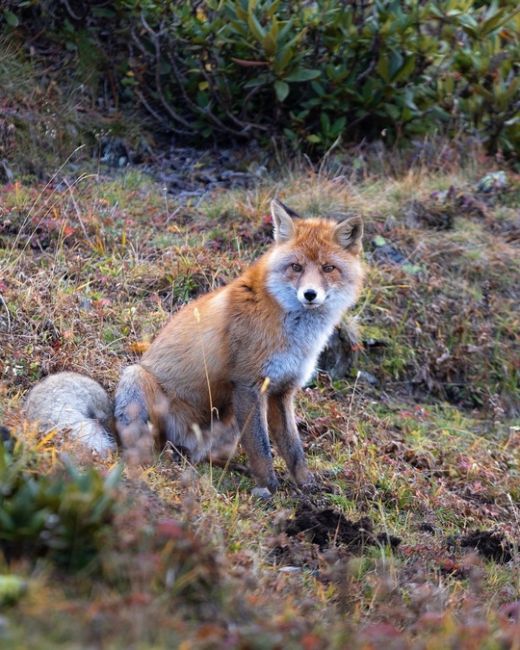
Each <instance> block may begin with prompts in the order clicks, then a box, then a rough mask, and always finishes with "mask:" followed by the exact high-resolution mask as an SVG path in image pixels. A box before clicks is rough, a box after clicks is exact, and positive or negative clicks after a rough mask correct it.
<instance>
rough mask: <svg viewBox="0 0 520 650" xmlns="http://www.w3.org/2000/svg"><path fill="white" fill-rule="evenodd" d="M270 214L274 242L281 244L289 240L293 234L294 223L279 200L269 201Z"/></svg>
mask: <svg viewBox="0 0 520 650" xmlns="http://www.w3.org/2000/svg"><path fill="white" fill-rule="evenodd" d="M295 214H296V213H295ZM271 215H272V217H273V226H274V230H273V236H274V240H275V242H276V243H277V244H281V243H283V242H285V241H289V239H291V237H292V236H293V235H294V223H293V220H292V217H291V215H290V214H289V212H288V211H287V209H286V207H285V206H284V205H283V204H282V203H280V201H277V200H276V199H274V200H273V201H271Z"/></svg>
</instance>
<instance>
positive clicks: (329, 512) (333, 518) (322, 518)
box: [285, 504, 401, 552]
mask: <svg viewBox="0 0 520 650" xmlns="http://www.w3.org/2000/svg"><path fill="white" fill-rule="evenodd" d="M285 532H286V534H287V535H288V536H289V537H293V536H295V535H298V534H300V533H303V534H304V535H305V537H306V538H307V539H308V540H309V541H310V542H312V543H314V544H317V545H318V546H319V547H320V550H323V549H325V548H328V547H329V546H337V545H342V546H346V547H348V549H349V550H351V551H353V552H356V551H360V550H362V549H363V548H364V547H365V546H367V545H374V544H377V543H379V544H387V545H390V546H391V547H392V548H397V547H398V546H399V544H400V543H401V540H400V539H399V538H398V537H395V536H393V535H388V534H386V533H383V534H380V535H377V534H376V533H375V532H374V526H373V523H372V521H371V520H370V519H369V518H368V517H362V518H361V519H359V521H350V520H349V519H346V518H345V516H344V515H342V514H341V512H338V511H337V510H334V509H333V508H325V509H323V510H318V509H316V508H314V507H313V506H311V505H310V504H303V505H301V506H299V508H298V509H297V511H296V515H295V516H294V518H293V519H290V520H289V521H288V522H287V525H286V527H285Z"/></svg>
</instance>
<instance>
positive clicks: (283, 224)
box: [267, 201, 363, 312]
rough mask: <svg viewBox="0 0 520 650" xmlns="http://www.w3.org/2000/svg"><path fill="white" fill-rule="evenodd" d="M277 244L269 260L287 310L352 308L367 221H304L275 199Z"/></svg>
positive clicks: (272, 281) (276, 292)
mask: <svg viewBox="0 0 520 650" xmlns="http://www.w3.org/2000/svg"><path fill="white" fill-rule="evenodd" d="M271 214H272V217H273V224H274V240H275V246H274V247H273V248H272V249H271V252H270V254H269V260H268V281H267V282H268V288H269V291H270V293H271V295H273V297H274V298H275V299H276V300H277V301H278V302H279V303H280V305H281V306H282V307H283V308H284V309H285V310H287V311H295V310H301V309H304V310H319V311H321V312H324V311H334V312H335V311H337V310H343V309H346V308H347V307H350V306H352V305H353V304H354V303H355V301H356V299H357V296H358V293H359V291H360V289H361V283H362V280H363V269H362V265H361V262H360V259H359V258H360V253H361V238H362V236H363V222H362V221H361V218H360V217H350V218H348V219H344V220H343V221H339V222H338V221H336V220H334V219H326V218H312V219H301V218H298V216H297V215H296V213H295V212H293V211H292V210H290V209H289V208H287V207H286V206H284V205H283V204H282V203H280V202H279V201H272V203H271Z"/></svg>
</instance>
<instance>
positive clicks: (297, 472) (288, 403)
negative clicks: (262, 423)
mask: <svg viewBox="0 0 520 650" xmlns="http://www.w3.org/2000/svg"><path fill="white" fill-rule="evenodd" d="M293 400H294V390H288V391H287V392H285V393H282V394H280V395H270V396H269V432H270V433H271V435H272V436H273V440H274V442H275V443H276V446H277V448H278V451H279V452H280V454H281V455H282V457H283V459H284V460H285V462H286V464H287V467H288V469H289V471H290V472H291V474H292V476H293V478H294V480H295V481H296V483H297V484H298V485H299V486H301V487H303V486H307V485H311V484H312V483H313V481H314V479H313V476H312V474H311V473H310V472H309V470H308V469H307V464H306V463H305V454H304V451H303V446H302V442H301V440H300V435H299V433H298V427H297V426H296V418H295V416H294V402H293Z"/></svg>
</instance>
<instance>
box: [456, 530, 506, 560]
mask: <svg viewBox="0 0 520 650" xmlns="http://www.w3.org/2000/svg"><path fill="white" fill-rule="evenodd" d="M460 545H461V546H462V547H465V548H473V549H475V550H476V551H478V552H479V553H480V554H481V555H483V556H484V557H485V558H487V559H488V560H495V562H509V561H510V560H511V559H512V558H513V553H512V551H513V546H512V544H511V543H510V542H509V541H508V540H507V539H506V538H505V536H504V535H503V534H502V533H498V532H493V531H489V530H476V531H474V532H472V533H469V534H468V535H465V536H464V537H462V538H461V539H460Z"/></svg>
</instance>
